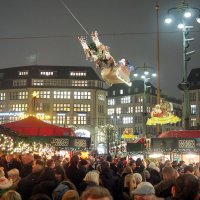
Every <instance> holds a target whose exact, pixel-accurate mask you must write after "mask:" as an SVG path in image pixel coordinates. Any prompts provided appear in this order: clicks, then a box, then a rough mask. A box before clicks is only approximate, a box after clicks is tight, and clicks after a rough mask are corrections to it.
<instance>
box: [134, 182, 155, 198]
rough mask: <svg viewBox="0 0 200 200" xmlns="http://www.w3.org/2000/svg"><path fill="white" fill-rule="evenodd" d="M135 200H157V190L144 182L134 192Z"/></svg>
mask: <svg viewBox="0 0 200 200" xmlns="http://www.w3.org/2000/svg"><path fill="white" fill-rule="evenodd" d="M132 194H133V196H134V198H133V199H134V200H155V199H156V196H155V190H154V187H153V185H152V184H151V183H149V182H142V183H140V184H139V185H138V186H137V188H136V189H135V190H133V191H132Z"/></svg>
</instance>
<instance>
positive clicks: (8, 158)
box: [2, 154, 21, 177]
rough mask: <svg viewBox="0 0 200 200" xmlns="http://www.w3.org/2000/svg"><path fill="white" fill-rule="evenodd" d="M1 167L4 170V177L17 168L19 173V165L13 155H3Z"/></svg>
mask: <svg viewBox="0 0 200 200" xmlns="http://www.w3.org/2000/svg"><path fill="white" fill-rule="evenodd" d="M2 166H3V168H4V172H5V175H6V177H7V172H8V171H9V170H11V169H13V168H17V169H18V170H19V171H21V163H20V162H19V161H17V160H16V159H15V158H14V157H13V154H7V155H5V159H4V162H3V163H2Z"/></svg>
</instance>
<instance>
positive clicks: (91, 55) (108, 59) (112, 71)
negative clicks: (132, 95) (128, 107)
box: [79, 31, 133, 86]
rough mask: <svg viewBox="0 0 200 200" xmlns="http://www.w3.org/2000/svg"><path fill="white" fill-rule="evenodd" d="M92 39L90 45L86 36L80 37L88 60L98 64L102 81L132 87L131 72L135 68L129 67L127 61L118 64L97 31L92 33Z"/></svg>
mask: <svg viewBox="0 0 200 200" xmlns="http://www.w3.org/2000/svg"><path fill="white" fill-rule="evenodd" d="M91 38H92V43H89V44H88V43H87V38H86V37H84V36H81V37H79V40H80V43H81V45H82V47H83V50H84V53H85V55H86V59H88V60H89V61H90V62H94V63H95V64H96V67H97V68H98V69H99V70H100V72H101V77H102V79H103V80H104V81H105V82H106V83H108V84H109V85H113V84H117V83H125V84H127V85H128V86H131V85H132V82H131V81H130V72H131V71H132V70H133V66H131V65H129V62H128V61H127V60H125V59H121V60H120V61H119V62H116V61H115V59H114V58H113V57H112V56H111V54H110V51H109V47H108V46H105V45H104V44H102V43H101V42H100V41H99V38H98V33H97V31H95V32H92V34H91Z"/></svg>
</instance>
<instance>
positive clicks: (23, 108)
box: [9, 104, 28, 112]
mask: <svg viewBox="0 0 200 200" xmlns="http://www.w3.org/2000/svg"><path fill="white" fill-rule="evenodd" d="M9 107H10V108H9V111H13V112H22V111H27V107H28V106H27V104H11V105H10V106H9Z"/></svg>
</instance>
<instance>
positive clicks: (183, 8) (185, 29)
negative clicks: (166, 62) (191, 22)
mask: <svg viewBox="0 0 200 200" xmlns="http://www.w3.org/2000/svg"><path fill="white" fill-rule="evenodd" d="M173 12H176V13H177V14H178V15H179V17H180V18H181V23H178V24H177V27H178V28H179V29H181V30H182V33H183V81H182V82H181V83H180V84H179V85H178V87H179V89H181V90H183V122H184V124H183V126H184V129H185V130H187V129H189V127H190V125H189V114H190V105H189V82H188V81H187V76H188V73H187V63H188V61H189V60H190V54H192V53H194V52H195V51H188V48H189V43H190V42H191V41H193V40H194V38H188V34H189V32H190V30H191V29H192V28H193V26H188V25H187V19H188V18H191V17H192V16H194V15H195V14H196V13H197V14H198V16H197V18H196V21H197V22H198V23H200V9H199V8H195V7H190V6H189V4H188V2H187V1H186V0H183V1H182V2H181V4H180V5H178V6H177V7H173V8H170V9H169V10H168V16H167V17H166V18H165V23H167V24H170V23H172V22H173V20H172V13H173Z"/></svg>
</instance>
